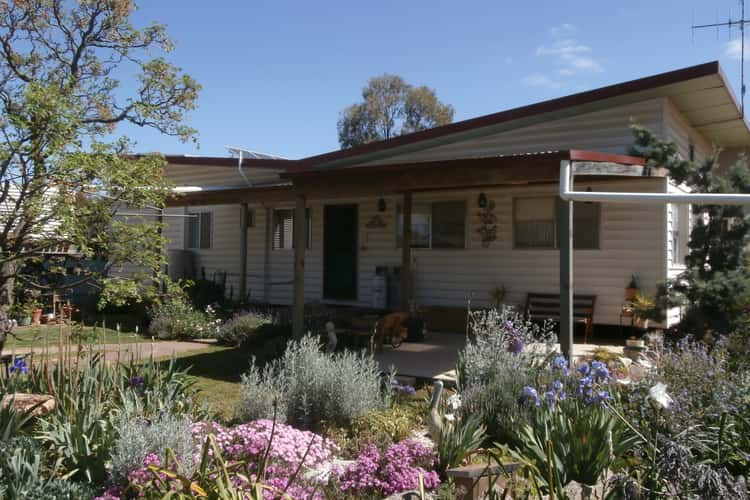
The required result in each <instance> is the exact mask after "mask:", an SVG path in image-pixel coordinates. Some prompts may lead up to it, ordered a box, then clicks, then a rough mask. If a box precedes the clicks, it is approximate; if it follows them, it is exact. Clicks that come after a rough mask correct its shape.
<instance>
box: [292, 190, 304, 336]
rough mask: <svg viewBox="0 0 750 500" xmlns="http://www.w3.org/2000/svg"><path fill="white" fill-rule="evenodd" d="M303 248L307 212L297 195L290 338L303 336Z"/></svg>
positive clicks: (301, 198)
mask: <svg viewBox="0 0 750 500" xmlns="http://www.w3.org/2000/svg"><path fill="white" fill-rule="evenodd" d="M305 247H307V210H306V208H305V196H304V195H302V194H298V195H297V196H296V203H295V207H294V302H293V304H292V336H293V337H294V338H295V339H301V338H302V336H303V335H304V334H305V324H304V323H305Z"/></svg>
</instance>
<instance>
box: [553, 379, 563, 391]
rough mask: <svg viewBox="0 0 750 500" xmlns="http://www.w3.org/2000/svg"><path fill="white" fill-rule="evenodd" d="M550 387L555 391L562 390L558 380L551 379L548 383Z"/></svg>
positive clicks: (561, 384)
mask: <svg viewBox="0 0 750 500" xmlns="http://www.w3.org/2000/svg"><path fill="white" fill-rule="evenodd" d="M550 387H551V388H552V390H553V391H555V392H561V391H562V390H563V383H562V382H560V381H559V380H553V381H552V383H551V384H550Z"/></svg>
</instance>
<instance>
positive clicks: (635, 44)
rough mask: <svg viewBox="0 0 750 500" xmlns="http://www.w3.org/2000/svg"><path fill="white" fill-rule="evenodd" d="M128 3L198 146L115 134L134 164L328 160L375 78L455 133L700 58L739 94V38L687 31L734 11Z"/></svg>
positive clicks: (662, 0)
mask: <svg viewBox="0 0 750 500" xmlns="http://www.w3.org/2000/svg"><path fill="white" fill-rule="evenodd" d="M138 3H139V4H140V5H139V10H138V11H137V12H136V13H135V15H134V24H135V25H136V26H139V25H140V26H142V25H144V24H146V23H150V22H152V21H158V22H159V23H162V24H165V25H166V26H167V29H168V31H169V34H170V36H171V37H172V38H173V39H174V41H175V43H176V48H175V50H174V51H173V52H172V53H170V54H169V55H168V58H169V60H170V61H171V62H173V63H174V64H176V65H178V66H180V67H181V68H182V69H183V70H184V71H185V72H186V73H188V74H190V75H191V76H193V77H194V78H196V79H197V80H198V82H199V83H200V84H201V85H202V86H203V90H202V92H201V95H200V98H199V100H198V107H197V109H196V110H195V111H193V112H191V113H190V115H189V119H188V121H187V123H188V124H189V125H190V126H192V127H194V128H196V129H198V132H199V137H198V141H199V146H198V147H196V146H195V145H193V144H192V143H187V144H182V143H180V142H179V141H178V140H177V139H174V138H171V137H165V136H161V135H159V134H158V133H157V132H156V131H153V130H149V129H140V128H136V127H128V126H124V127H121V128H120V129H118V130H117V133H118V134H124V135H127V136H129V137H131V138H132V139H134V140H135V141H136V146H135V148H134V149H135V150H137V151H140V152H146V151H159V152H162V153H165V154H199V155H207V156H225V155H227V151H226V147H227V146H238V147H243V148H247V149H252V150H256V151H261V152H265V153H271V154H276V155H279V156H283V157H287V158H302V157H305V156H310V155H314V154H319V153H324V152H328V151H332V150H336V149H338V139H337V131H336V122H337V120H338V117H339V113H340V112H341V110H343V109H344V108H345V107H347V106H349V105H350V104H353V103H355V102H357V101H359V100H360V96H361V89H362V87H363V86H364V85H365V83H366V82H367V80H368V79H369V78H370V77H373V76H377V75H381V74H383V73H394V74H398V75H400V76H402V77H403V78H404V79H405V80H406V81H407V83H410V84H412V85H427V86H428V87H430V88H433V89H434V90H435V91H436V93H437V96H438V98H439V99H440V100H441V101H443V102H445V103H449V104H452V105H453V106H454V108H455V115H454V120H455V121H458V120H462V119H466V118H472V117H475V116H480V115H484V114H489V113H494V112H498V111H502V110H504V109H509V108H513V107H517V106H522V105H525V104H531V103H534V102H538V101H541V100H546V99H550V98H554V97H559V96H563V95H568V94H571V93H576V92H580V91H583V90H588V89H593V88H597V87H601V86H605V85H610V84H614V83H618V82H623V81H627V80H632V79H635V78H640V77H644V76H648V75H651V74H655V73H660V72H664V71H670V70H673V69H678V68H681V67H685V66H690V65H694V64H700V63H703V62H708V61H713V60H719V61H720V62H721V64H722V67H723V69H724V71H725V73H726V74H727V77H728V79H729V80H730V82H731V84H732V85H733V86H734V90H735V93H736V95H738V96H739V81H740V77H739V66H740V56H739V40H740V34H739V30H738V29H734V30H732V32H731V33H730V32H729V31H728V30H727V29H726V28H723V29H721V30H720V31H719V32H718V33H717V31H716V30H714V29H707V30H700V31H696V32H694V33H693V32H692V30H691V29H690V27H691V25H692V24H702V23H712V22H716V21H717V20H718V21H725V20H727V19H729V18H730V16H731V17H732V18H735V19H738V18H739V13H740V4H739V2H738V1H737V0H713V1H708V2H707V1H705V0H649V1H644V0H630V1H628V2H623V1H612V0H595V1H591V0H568V1H565V2H561V1H559V0H557V1H548V0H536V1H534V2H529V1H525V2H520V1H500V0H494V1H492V0H487V1H472V0H464V1H455V0H453V1H443V0H429V1H426V0H400V1H397V0H381V1H377V2H372V1H370V2H362V1H358V0H347V1H338V0H337V1H328V0H315V1H287V0H273V1H270V0H269V1H256V0H213V1H210V2H208V1H206V0H141V1H140V2H138ZM747 17H750V5H748V15H747ZM748 30H749V31H748V34H747V36H746V39H748V42H750V27H748ZM747 48H748V50H747V52H748V53H750V43H748V44H747ZM746 59H750V55H748V56H746ZM747 69H748V79H749V80H750V66H748V68H747ZM128 85H130V83H129V82H128V81H127V80H126V81H124V82H123V86H124V88H126V89H127V88H128ZM748 86H750V84H749V85H748Z"/></svg>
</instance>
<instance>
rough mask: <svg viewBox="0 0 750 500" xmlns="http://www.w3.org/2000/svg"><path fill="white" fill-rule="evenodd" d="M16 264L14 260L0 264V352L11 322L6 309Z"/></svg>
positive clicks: (9, 301) (13, 283)
mask: <svg viewBox="0 0 750 500" xmlns="http://www.w3.org/2000/svg"><path fill="white" fill-rule="evenodd" d="M17 269H18V264H16V262H13V261H11V262H5V263H4V264H2V266H0V354H2V352H3V347H4V346H5V339H6V338H7V337H8V334H9V333H10V331H11V329H12V328H13V323H12V322H11V321H10V318H9V317H8V310H9V309H10V306H12V305H13V299H14V290H13V287H14V286H15V282H16V279H15V278H16V271H17Z"/></svg>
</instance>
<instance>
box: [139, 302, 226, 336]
mask: <svg viewBox="0 0 750 500" xmlns="http://www.w3.org/2000/svg"><path fill="white" fill-rule="evenodd" d="M150 317H151V322H150V323H149V327H148V330H149V333H150V334H151V335H153V336H155V337H158V338H160V339H163V340H172V339H178V340H187V339H195V338H212V337H215V336H216V335H217V333H218V330H219V323H220V321H219V320H217V319H216V316H215V314H214V312H213V309H212V308H211V306H207V307H206V310H205V311H199V310H197V309H195V308H194V307H193V306H192V305H191V304H190V303H189V302H188V301H187V300H186V299H185V297H184V296H182V295H173V296H170V297H168V298H167V299H166V300H165V301H164V302H162V303H161V304H157V305H155V306H154V307H153V308H152V309H151V314H150Z"/></svg>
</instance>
